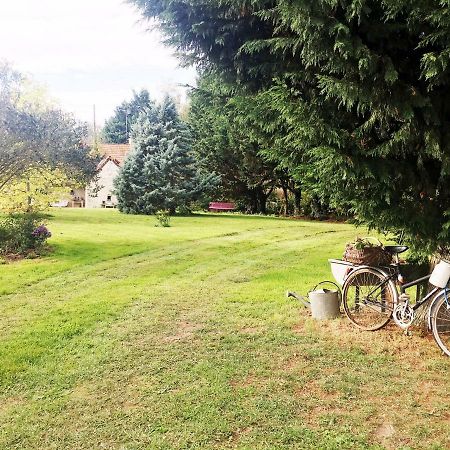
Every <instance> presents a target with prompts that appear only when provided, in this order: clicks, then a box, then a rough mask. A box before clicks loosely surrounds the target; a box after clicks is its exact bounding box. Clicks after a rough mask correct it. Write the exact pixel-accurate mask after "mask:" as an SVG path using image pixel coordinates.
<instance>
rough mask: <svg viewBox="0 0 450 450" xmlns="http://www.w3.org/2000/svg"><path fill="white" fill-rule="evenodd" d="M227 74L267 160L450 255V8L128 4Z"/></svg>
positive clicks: (177, 0)
mask: <svg viewBox="0 0 450 450" xmlns="http://www.w3.org/2000/svg"><path fill="white" fill-rule="evenodd" d="M132 1H133V3H135V4H136V5H137V6H139V7H140V8H141V10H142V13H143V15H144V16H145V17H149V18H150V17H151V18H156V19H157V20H158V21H159V24H160V27H161V29H162V31H163V32H164V33H165V35H166V37H167V42H168V43H169V44H171V45H174V46H176V47H177V48H178V50H179V51H180V53H184V54H185V55H188V58H189V60H190V61H193V62H194V63H196V64H197V65H198V66H199V67H200V68H201V69H202V70H209V71H216V72H220V73H221V74H223V78H224V81H225V82H227V83H231V84H232V85H233V87H234V88H235V91H236V92H237V93H239V94H240V95H242V96H247V104H248V105H253V106H254V108H253V112H251V113H250V114H249V118H250V119H252V123H253V126H254V127H255V129H256V130H257V131H258V132H261V133H262V134H263V135H266V136H267V135H268V134H271V138H272V140H273V143H274V145H273V147H272V148H268V149H267V154H269V155H270V156H271V157H273V158H276V159H277V160H278V161H279V162H280V164H283V165H284V166H286V167H287V168H289V169H290V170H292V171H293V172H298V173H302V172H304V169H306V175H307V176H308V177H309V178H310V181H311V183H312V185H313V186H314V188H315V190H316V194H317V195H318V196H319V197H320V198H329V199H330V201H331V202H332V203H334V204H335V205H336V206H340V207H346V208H347V209H348V210H349V211H350V212H351V213H353V214H354V216H355V218H356V220H357V221H358V222H359V223H361V224H366V225H368V226H369V227H372V228H376V229H378V230H382V231H389V232H393V233H399V234H400V233H403V234H404V236H405V237H406V238H407V240H408V241H409V243H410V244H412V245H413V246H414V247H415V248H416V249H419V250H423V251H434V250H436V249H438V248H439V247H449V246H450V221H449V212H448V211H450V190H449V189H448V186H449V183H450V139H449V134H450V131H449V130H450V112H449V107H448V105H449V104H450V89H449V85H450V58H449V55H450V37H449V36H450V33H449V30H450V20H449V17H450V5H449V4H448V2H444V1H442V2H438V1H433V0H424V1H416V2H411V1H409V0H396V1H375V0H343V1H339V2H338V1H330V0H299V1H296V2H291V1H286V0H270V1H267V0H256V1H254V2H247V1H244V0H240V1H239V0H237V1H236V0H220V1H219V0H211V1H208V2H192V1H187V0H170V1H167V0H132Z"/></svg>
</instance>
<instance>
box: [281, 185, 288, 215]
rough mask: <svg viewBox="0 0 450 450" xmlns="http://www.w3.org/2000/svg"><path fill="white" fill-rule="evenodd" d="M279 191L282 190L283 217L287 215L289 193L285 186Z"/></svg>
mask: <svg viewBox="0 0 450 450" xmlns="http://www.w3.org/2000/svg"><path fill="white" fill-rule="evenodd" d="M281 189H282V190H283V197H284V213H283V215H284V216H288V215H289V191H288V188H287V186H282V187H281Z"/></svg>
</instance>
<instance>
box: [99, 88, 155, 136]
mask: <svg viewBox="0 0 450 450" xmlns="http://www.w3.org/2000/svg"><path fill="white" fill-rule="evenodd" d="M152 106H153V101H152V99H151V98H150V94H149V92H148V91H147V90H146V89H143V90H142V91H140V92H134V91H133V98H132V99H131V100H130V101H124V102H122V103H121V104H120V105H119V106H117V108H116V109H115V111H114V115H113V116H112V117H110V118H109V119H108V120H107V121H106V123H105V126H104V127H103V131H102V135H103V140H104V141H105V142H107V143H110V144H126V143H128V140H129V136H130V132H131V128H132V126H133V124H134V122H135V121H136V119H137V117H138V115H139V113H140V112H141V111H143V110H144V109H146V108H151V107H152Z"/></svg>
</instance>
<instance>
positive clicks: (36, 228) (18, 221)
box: [0, 213, 52, 254]
mask: <svg viewBox="0 0 450 450" xmlns="http://www.w3.org/2000/svg"><path fill="white" fill-rule="evenodd" d="M43 218H44V217H43V216H42V215H40V214H35V213H25V214H10V215H8V216H6V217H5V218H4V219H3V220H2V221H0V253H1V254H12V253H15V254H27V253H29V252H30V251H35V252H39V251H40V250H42V249H43V248H44V246H45V243H46V241H47V239H48V238H49V237H51V235H52V234H51V233H50V231H49V230H48V229H47V227H46V226H45V225H44V224H43V223H42V220H43Z"/></svg>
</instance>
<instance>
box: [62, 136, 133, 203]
mask: <svg viewBox="0 0 450 450" xmlns="http://www.w3.org/2000/svg"><path fill="white" fill-rule="evenodd" d="M130 148H131V145H130V144H100V145H99V152H100V154H101V155H102V156H103V158H102V160H101V161H100V163H99V164H98V166H97V175H98V176H97V181H96V182H92V183H90V184H89V185H88V186H86V187H81V188H76V189H73V190H72V191H71V192H70V199H69V200H68V201H66V202H59V203H58V204H54V206H69V207H73V208H76V207H78V208H83V207H84V208H115V207H116V206H117V197H116V196H115V195H114V179H115V178H116V177H117V175H118V173H119V170H120V168H121V167H122V165H123V162H124V160H125V158H126V156H127V154H128V153H129V151H130Z"/></svg>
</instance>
